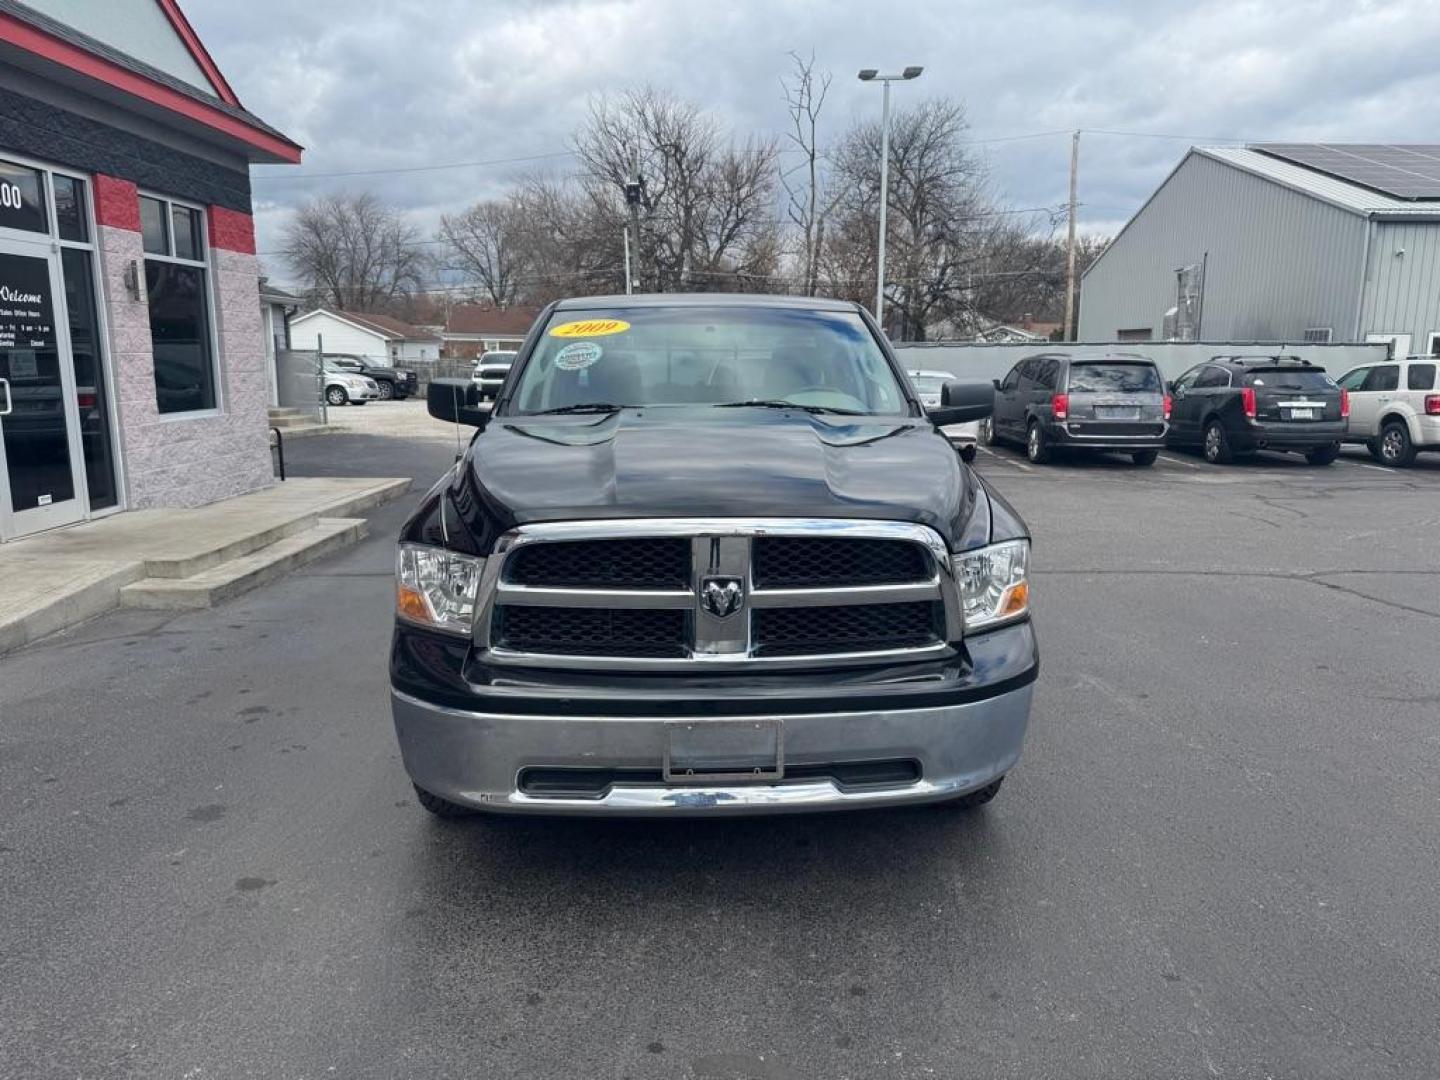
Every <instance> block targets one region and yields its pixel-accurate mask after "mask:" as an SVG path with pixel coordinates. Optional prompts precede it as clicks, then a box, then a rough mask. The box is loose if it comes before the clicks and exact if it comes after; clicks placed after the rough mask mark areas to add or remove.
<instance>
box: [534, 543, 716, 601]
mask: <svg viewBox="0 0 1440 1080" xmlns="http://www.w3.org/2000/svg"><path fill="white" fill-rule="evenodd" d="M506 577H507V579H508V580H510V581H513V582H515V583H516V584H517V585H537V586H549V587H559V588H565V587H567V586H568V587H571V588H591V589H667V588H670V589H677V588H678V589H683V588H686V587H688V586H689V584H690V541H689V540H687V539H685V538H684V537H683V536H664V537H650V536H637V537H632V538H628V539H623V540H567V541H563V542H560V543H554V544H531V545H529V546H528V547H522V548H520V549H519V550H517V551H516V552H515V554H514V555H513V556H512V557H511V558H510V559H509V560H508V561H507V563H506Z"/></svg>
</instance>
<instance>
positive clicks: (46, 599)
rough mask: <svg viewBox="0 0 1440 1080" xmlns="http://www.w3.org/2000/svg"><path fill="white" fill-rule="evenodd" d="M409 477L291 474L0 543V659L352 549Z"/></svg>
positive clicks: (233, 590) (212, 600)
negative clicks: (228, 493)
mask: <svg viewBox="0 0 1440 1080" xmlns="http://www.w3.org/2000/svg"><path fill="white" fill-rule="evenodd" d="M409 487H410V481H409V480H408V479H384V478H381V479H375V478H351V477H296V478H294V479H291V480H288V481H286V482H285V483H279V484H276V485H275V486H274V487H272V488H268V489H266V490H265V491H257V492H255V493H253V494H250V495H241V496H239V497H238V498H234V499H225V500H223V501H221V502H218V503H212V504H211V505H209V506H202V507H197V508H196V509H193V510H134V511H130V512H128V513H123V514H116V515H115V516H113V517H108V518H103V519H101V520H99V521H91V522H86V523H85V524H83V525H76V526H73V527H71V528H67V529H58V530H55V531H54V532H48V533H41V534H40V535H38V536H31V537H27V538H25V539H24V540H17V541H14V542H13V543H9V544H4V545H0V581H3V582H5V588H4V590H0V653H4V652H7V651H9V650H11V649H15V648H18V647H20V646H21V645H25V644H27V643H29V642H31V641H35V640H36V639H38V638H41V637H44V636H45V635H46V634H52V633H54V632H55V631H57V630H62V629H64V628H65V627H67V626H73V625H75V624H76V623H79V622H82V621H84V620H85V619H89V618H92V617H94V616H95V615H99V614H100V613H102V612H105V611H109V610H111V609H112V608H116V607H144V608H162V609H190V608H202V607H209V606H211V605H213V604H216V603H220V602H222V601H224V600H228V599H230V598H231V597H232V596H237V595H239V594H240V593H242V592H245V591H247V590H249V589H253V588H255V587H257V586H259V585H261V584H264V583H265V582H267V581H273V580H274V579H275V578H277V577H280V576H282V575H284V574H285V573H288V572H289V571H290V570H292V569H294V568H295V567H297V566H302V565H304V564H305V563H307V562H310V561H311V560H313V559H316V558H319V557H320V556H322V555H325V554H328V553H330V552H332V551H335V550H338V549H339V548H342V547H346V546H348V545H349V544H352V543H355V542H356V541H358V540H359V539H360V538H361V537H363V536H364V535H365V533H366V524H365V521H364V519H363V518H358V517H355V516H354V515H355V514H357V513H359V512H361V511H363V510H366V509H368V508H370V507H373V506H378V505H380V504H382V503H386V502H389V501H391V500H392V499H397V498H399V497H400V496H401V495H403V494H404V493H405V491H406V490H407V489H408V488H409Z"/></svg>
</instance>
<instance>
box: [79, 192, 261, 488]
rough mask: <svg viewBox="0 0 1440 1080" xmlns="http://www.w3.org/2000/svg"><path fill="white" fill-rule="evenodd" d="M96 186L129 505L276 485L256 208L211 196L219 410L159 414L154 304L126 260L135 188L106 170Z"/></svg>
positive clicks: (134, 236)
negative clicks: (128, 277) (133, 281)
mask: <svg viewBox="0 0 1440 1080" xmlns="http://www.w3.org/2000/svg"><path fill="white" fill-rule="evenodd" d="M95 186H96V195H95V203H96V216H97V218H99V219H100V221H101V225H100V235H99V237H98V241H99V243H98V247H99V254H100V268H101V271H100V272H101V286H102V292H103V295H104V298H105V306H106V311H107V317H108V319H109V330H110V357H111V368H112V371H113V373H114V376H113V377H114V380H115V398H116V406H117V413H118V420H119V427H120V444H121V453H122V457H123V460H124V469H125V483H126V490H127V492H128V505H129V507H130V509H132V510H135V509H142V508H145V507H156V506H182V507H183V506H200V505H203V504H204V503H209V502H214V501H216V500H217V499H224V498H229V497H230V496H232V495H241V494H244V493H245V492H247V491H255V490H257V489H259V488H263V487H269V486H270V485H271V484H272V483H273V482H274V476H273V467H272V465H271V458H270V436H269V421H268V419H267V413H266V408H267V403H268V393H267V384H266V373H265V338H264V330H263V329H262V326H261V317H260V300H259V263H258V260H257V259H256V257H255V254H254V238H253V233H252V232H251V231H250V218H249V216H248V215H245V214H240V213H238V212H236V211H233V210H224V209H221V208H218V207H213V206H212V207H211V208H210V212H209V224H210V238H211V249H210V273H209V282H210V288H211V290H212V292H213V296H214V312H215V320H216V334H215V337H216V339H217V341H218V343H219V350H220V351H219V370H220V412H219V415H207V416H203V417H195V418H189V417H186V416H184V415H175V414H170V415H166V416H161V415H160V412H159V410H158V409H157V408H156V405H155V369H154V355H153V352H152V350H151V344H150V315H149V310H148V308H147V306H146V305H145V304H144V303H142V302H139V301H137V300H135V299H133V298H132V297H131V295H130V292H129V290H128V289H126V287H125V280H124V274H125V267H126V266H128V265H129V264H130V263H131V262H133V261H134V260H137V259H143V258H144V252H143V250H142V248H141V246H140V233H139V227H140V215H139V203H138V201H137V200H138V192H137V191H136V188H135V186H134V185H133V184H129V183H127V182H125V181H123V180H116V179H114V178H113V177H106V176H97V177H96V178H95ZM132 207H133V209H131V208H132ZM221 244H224V245H226V246H224V247H222V246H219V245H221ZM246 249H248V250H246Z"/></svg>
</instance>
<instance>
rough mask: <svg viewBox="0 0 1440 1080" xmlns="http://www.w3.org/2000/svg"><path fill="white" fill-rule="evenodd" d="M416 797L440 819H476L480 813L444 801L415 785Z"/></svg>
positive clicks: (446, 800) (447, 800)
mask: <svg viewBox="0 0 1440 1080" xmlns="http://www.w3.org/2000/svg"><path fill="white" fill-rule="evenodd" d="M414 788H415V797H416V798H417V799H419V800H420V805H421V806H423V807H424V808H425V809H426V810H429V811H430V813H432V814H434V815H435V816H436V817H438V818H445V819H447V820H452V821H453V820H458V819H459V818H467V817H474V816H475V815H476V813H478V811H476V810H472V809H470V807H468V806H461V805H460V804H459V803H453V802H451V801H450V800H449V799H442V798H441V797H440V796H439V795H432V794H431V793H430V792H428V791H426V790H425V789H424V788H422V787H421V786H420V785H419V784H415V785H414Z"/></svg>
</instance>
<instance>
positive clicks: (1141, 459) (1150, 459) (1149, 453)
mask: <svg viewBox="0 0 1440 1080" xmlns="http://www.w3.org/2000/svg"><path fill="white" fill-rule="evenodd" d="M1159 456H1160V451H1159V450H1136V451H1135V452H1134V453H1133V454H1131V455H1130V460H1131V461H1133V462H1135V464H1136V465H1139V466H1141V467H1142V468H1144V467H1145V466H1148V465H1154V464H1155V459H1156V458H1158V457H1159Z"/></svg>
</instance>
